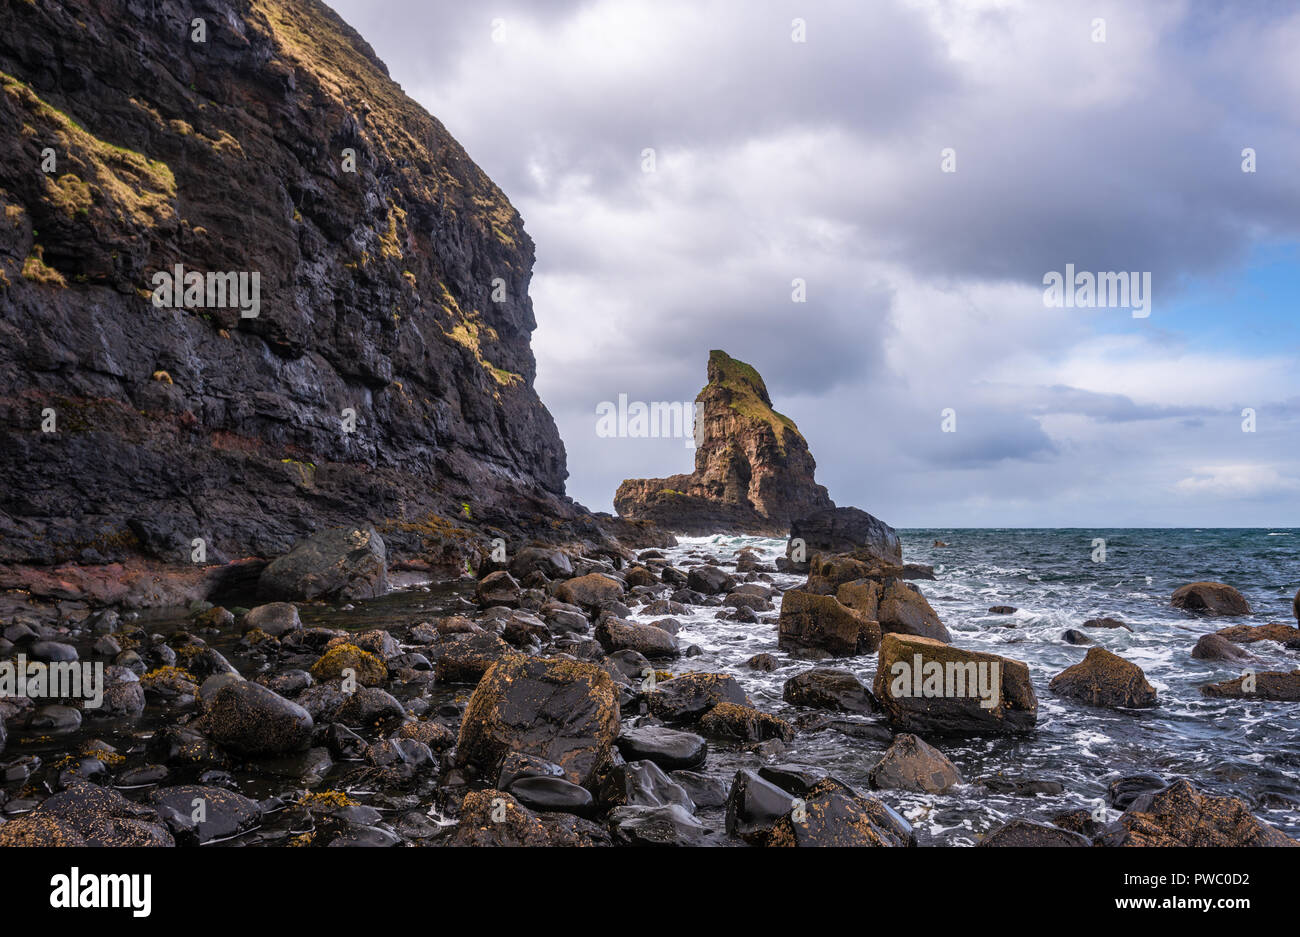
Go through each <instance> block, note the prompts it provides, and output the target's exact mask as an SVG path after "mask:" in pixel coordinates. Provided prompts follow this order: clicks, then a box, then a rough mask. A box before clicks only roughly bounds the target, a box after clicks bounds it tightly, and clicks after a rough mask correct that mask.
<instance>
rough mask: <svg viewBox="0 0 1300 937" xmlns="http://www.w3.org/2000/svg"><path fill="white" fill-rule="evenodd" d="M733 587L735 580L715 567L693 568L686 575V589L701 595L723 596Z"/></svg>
mask: <svg viewBox="0 0 1300 937" xmlns="http://www.w3.org/2000/svg"><path fill="white" fill-rule="evenodd" d="M735 587H736V580H735V578H734V577H732V576H730V575H728V573H727V572H726V571H725V570H723V569H719V568H718V567H717V566H693V567H691V569H690V571H689V572H688V573H687V574H686V588H688V589H694V590H695V591H696V592H699V593H702V594H703V595H723V594H725V593H727V592H730V591H731V590H732V589H734V588H735Z"/></svg>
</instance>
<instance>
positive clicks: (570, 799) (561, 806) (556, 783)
mask: <svg viewBox="0 0 1300 937" xmlns="http://www.w3.org/2000/svg"><path fill="white" fill-rule="evenodd" d="M509 792H510V793H511V794H513V795H514V797H515V799H516V800H518V801H519V802H520V803H521V804H523V805H524V806H525V807H531V808H532V809H533V810H552V811H559V812H561V813H574V814H577V815H579V816H589V815H590V814H591V813H592V811H593V809H594V807H595V799H594V798H593V797H592V796H591V792H590V791H588V790H587V789H586V788H585V787H580V786H579V785H577V784H574V783H572V782H571V781H566V780H565V779H564V778H555V777H521V778H517V779H516V780H515V781H514V783H513V784H511V785H510V788H509Z"/></svg>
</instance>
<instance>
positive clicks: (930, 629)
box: [876, 579, 952, 643]
mask: <svg viewBox="0 0 1300 937" xmlns="http://www.w3.org/2000/svg"><path fill="white" fill-rule="evenodd" d="M876 619H877V621H879V622H880V630H881V631H882V632H886V633H891V634H914V635H918V636H920V637H923V638H934V639H935V640H936V641H943V642H944V643H947V642H949V641H951V640H952V635H950V634H949V633H948V629H947V628H945V627H944V624H943V622H941V621H940V620H939V616H938V615H937V614H935V611H934V609H933V608H931V607H930V603H929V602H927V601H926V600H925V596H923V595H921V593H920V592H918V591H917V590H916V589H913V588H911V587H909V586H908V585H907V584H906V583H903V582H900V581H899V580H897V579H895V580H893V581H892V582H890V583H889V584H888V585H887V586H886V587H885V589H884V592H883V594H882V595H881V597H880V608H879V609H878V611H877V612H876Z"/></svg>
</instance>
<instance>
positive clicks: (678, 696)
mask: <svg viewBox="0 0 1300 937" xmlns="http://www.w3.org/2000/svg"><path fill="white" fill-rule="evenodd" d="M719 703H735V704H736V705H738V706H752V705H753V703H752V702H751V701H750V699H749V697H748V696H747V695H746V694H745V691H744V690H743V689H741V686H740V684H739V683H738V682H737V681H736V678H735V677H732V676H730V675H729V674H725V673H684V674H680V675H678V676H676V677H673V678H672V679H670V680H664V681H662V682H661V683H659V684H657V685H656V686H655V689H654V690H652V691H651V692H649V693H647V694H646V705H647V706H648V707H649V709H650V713H651V715H654V716H657V717H658V718H660V719H662V720H664V721H665V722H670V723H678V724H689V723H695V722H699V721H700V719H702V718H703V717H704V714H705V713H707V712H708V711H709V710H711V709H713V707H715V706H717V705H718V704H719Z"/></svg>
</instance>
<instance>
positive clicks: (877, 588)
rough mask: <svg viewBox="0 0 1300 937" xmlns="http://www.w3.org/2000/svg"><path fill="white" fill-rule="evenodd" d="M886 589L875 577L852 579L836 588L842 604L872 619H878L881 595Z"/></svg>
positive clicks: (836, 594)
mask: <svg viewBox="0 0 1300 937" xmlns="http://www.w3.org/2000/svg"><path fill="white" fill-rule="evenodd" d="M883 592H884V589H883V588H882V586H881V585H880V583H878V582H876V581H875V580H873V579H852V580H849V581H848V582H845V583H841V584H840V587H839V588H838V589H836V590H835V598H837V599H839V600H840V604H841V605H844V606H847V607H848V608H851V609H853V610H854V611H855V612H858V613H860V614H861V615H862V617H863V618H866V619H868V620H870V621H876V620H877V619H876V616H877V615H878V614H879V611H880V597H881V595H882V593H883Z"/></svg>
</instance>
